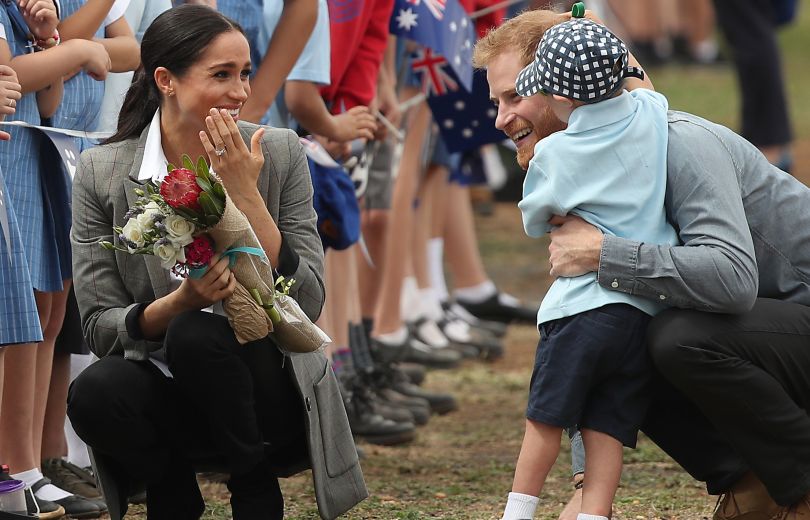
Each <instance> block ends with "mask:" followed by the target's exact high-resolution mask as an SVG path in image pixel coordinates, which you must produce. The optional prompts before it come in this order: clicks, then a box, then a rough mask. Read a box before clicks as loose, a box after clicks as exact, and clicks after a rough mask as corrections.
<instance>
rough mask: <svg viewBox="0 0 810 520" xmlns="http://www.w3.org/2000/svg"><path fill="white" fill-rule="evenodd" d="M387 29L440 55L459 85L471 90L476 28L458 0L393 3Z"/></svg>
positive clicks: (397, 1) (410, 0) (413, 0)
mask: <svg viewBox="0 0 810 520" xmlns="http://www.w3.org/2000/svg"><path fill="white" fill-rule="evenodd" d="M390 30H391V34H395V35H397V36H400V37H403V38H408V39H409V40H413V41H415V42H417V43H420V44H422V45H423V46H424V47H426V48H427V49H429V50H431V51H432V54H433V57H436V55H441V57H442V58H441V59H443V60H444V63H445V64H446V65H447V66H449V68H450V69H451V70H452V71H453V72H454V73H455V77H456V78H457V81H458V83H460V84H461V85H462V86H463V87H464V88H465V89H467V90H470V89H471V88H472V76H473V67H472V48H473V44H474V43H475V28H474V27H473V22H472V20H470V17H469V16H468V15H467V12H466V11H464V8H463V7H462V6H461V4H460V3H459V0H394V11H393V14H392V15H391V23H390Z"/></svg>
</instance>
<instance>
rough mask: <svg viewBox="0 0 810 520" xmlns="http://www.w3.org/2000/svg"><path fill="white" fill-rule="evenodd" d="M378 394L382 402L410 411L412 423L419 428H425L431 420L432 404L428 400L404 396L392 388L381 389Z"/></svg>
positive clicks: (377, 391)
mask: <svg viewBox="0 0 810 520" xmlns="http://www.w3.org/2000/svg"><path fill="white" fill-rule="evenodd" d="M376 393H377V397H378V398H379V399H380V400H381V401H382V402H384V403H388V404H389V405H391V406H395V407H401V408H405V409H406V410H408V412H409V413H410V414H411V417H412V422H413V423H414V424H416V425H417V426H424V425H425V424H427V423H428V421H429V420H430V403H428V402H427V401H426V400H424V399H421V398H418V397H408V396H406V395H402V394H400V393H399V392H397V391H396V390H393V389H391V388H380V389H377V390H376ZM389 419H390V417H389Z"/></svg>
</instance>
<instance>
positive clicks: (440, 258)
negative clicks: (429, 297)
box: [427, 238, 450, 301]
mask: <svg viewBox="0 0 810 520" xmlns="http://www.w3.org/2000/svg"><path fill="white" fill-rule="evenodd" d="M427 252H428V271H430V286H431V287H433V290H434V291H435V292H436V295H437V296H438V297H439V301H444V300H447V299H448V298H449V297H450V295H449V294H448V293H447V281H446V280H445V278H444V239H443V238H431V239H430V240H428V246H427Z"/></svg>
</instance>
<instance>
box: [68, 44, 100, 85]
mask: <svg viewBox="0 0 810 520" xmlns="http://www.w3.org/2000/svg"><path fill="white" fill-rule="evenodd" d="M63 45H70V46H71V49H72V48H73V47H75V48H76V52H79V53H81V55H82V56H83V57H84V61H83V62H82V70H84V71H85V72H86V73H87V75H88V76H90V77H91V78H93V79H94V80H96V81H103V80H104V79H105V78H106V77H107V73H108V72H110V69H112V62H111V61H110V54H109V53H108V52H107V49H105V48H104V46H103V45H102V44H100V43H98V42H94V41H91V40H78V39H77V40H68V41H66V42H65V43H64V44H63Z"/></svg>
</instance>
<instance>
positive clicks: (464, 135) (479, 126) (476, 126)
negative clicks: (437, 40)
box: [412, 49, 506, 153]
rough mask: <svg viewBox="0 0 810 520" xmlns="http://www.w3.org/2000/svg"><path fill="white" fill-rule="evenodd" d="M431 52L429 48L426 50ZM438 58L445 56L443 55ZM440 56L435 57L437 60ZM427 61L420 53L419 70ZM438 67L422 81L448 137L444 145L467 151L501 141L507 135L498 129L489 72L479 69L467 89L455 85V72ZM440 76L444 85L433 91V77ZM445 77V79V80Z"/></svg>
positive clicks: (426, 74)
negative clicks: (488, 81) (420, 63)
mask: <svg viewBox="0 0 810 520" xmlns="http://www.w3.org/2000/svg"><path fill="white" fill-rule="evenodd" d="M425 53H428V49H426V50H425ZM438 58H440V59H441V56H439V57H438ZM435 59H436V56H431V60H433V61H435ZM420 61H426V60H425V59H424V58H421V59H420V57H419V56H417V58H416V59H414V61H413V65H412V66H413V67H414V69H415V70H418V69H416V67H417V63H419V62H420ZM434 67H436V68H437V69H438V71H435V72H433V73H430V72H426V73H423V75H422V84H423V85H425V86H426V87H427V89H426V93H427V95H428V98H427V102H428V105H430V110H431V112H433V119H434V120H435V121H436V124H437V125H438V126H439V130H440V131H441V133H442V137H443V138H444V144H445V146H447V150H448V151H449V152H451V153H452V152H464V151H467V150H472V149H473V148H478V147H479V146H481V145H485V144H489V143H497V142H500V141H503V140H504V138H505V137H506V136H505V135H504V133H503V132H501V131H500V130H498V129H497V128H495V117H496V116H497V115H498V110H497V109H496V108H495V107H494V106H493V104H492V101H490V99H489V83H487V77H486V72H485V71H483V70H477V71H475V73H474V75H473V80H472V89H471V90H470V92H467V91H466V90H464V89H463V88H457V87H456V88H453V85H454V84H455V82H456V78H455V77H454V76H453V73H452V71H450V70H443V68H442V66H441V64H438V65H434ZM427 77H431V78H436V82H437V83H440V87H439V88H437V89H433V90H431V87H430V86H431V85H432V84H433V80H432V79H431V80H428V81H427V82H426V78H427ZM442 80H444V81H442Z"/></svg>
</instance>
